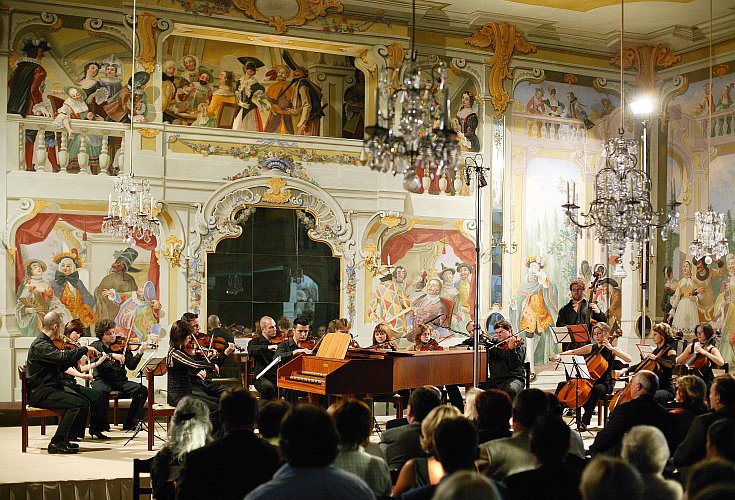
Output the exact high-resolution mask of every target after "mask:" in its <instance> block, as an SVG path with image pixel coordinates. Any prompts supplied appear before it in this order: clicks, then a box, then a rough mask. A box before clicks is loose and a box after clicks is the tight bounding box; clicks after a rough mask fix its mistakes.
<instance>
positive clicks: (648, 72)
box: [610, 43, 681, 89]
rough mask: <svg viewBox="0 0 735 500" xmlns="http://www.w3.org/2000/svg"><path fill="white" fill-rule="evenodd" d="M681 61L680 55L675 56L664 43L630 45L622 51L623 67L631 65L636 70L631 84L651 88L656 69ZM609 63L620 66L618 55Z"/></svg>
mask: <svg viewBox="0 0 735 500" xmlns="http://www.w3.org/2000/svg"><path fill="white" fill-rule="evenodd" d="M679 61H681V56H676V55H674V54H673V53H672V52H671V49H670V48H669V47H667V46H666V45H664V44H662V43H659V44H658V45H656V46H655V47H652V46H651V45H639V46H637V47H636V46H634V45H630V46H628V48H626V49H625V51H624V52H623V69H628V68H630V67H631V66H633V67H634V68H635V69H636V72H637V78H636V80H635V81H634V82H633V85H635V86H637V87H639V88H643V89H652V88H653V87H654V85H655V84H656V80H657V76H656V71H657V70H658V69H659V68H668V67H669V66H671V65H672V64H674V63H678V62H679ZM610 64H612V65H614V66H618V67H619V66H620V56H619V55H617V56H615V57H613V58H612V59H610Z"/></svg>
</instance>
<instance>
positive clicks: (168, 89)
mask: <svg viewBox="0 0 735 500" xmlns="http://www.w3.org/2000/svg"><path fill="white" fill-rule="evenodd" d="M161 72H162V73H163V74H162V75H161V94H162V97H163V101H162V103H161V104H162V107H163V121H164V122H165V123H182V119H181V118H179V117H178V116H176V112H175V111H174V109H173V107H174V105H175V104H176V103H177V102H179V101H180V100H181V96H182V93H183V89H184V88H185V87H186V86H187V85H188V84H189V80H187V79H186V78H183V77H181V76H177V75H176V62H175V61H172V60H168V61H164V62H163V64H161Z"/></svg>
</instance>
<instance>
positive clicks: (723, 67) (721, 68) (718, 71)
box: [712, 64, 730, 78]
mask: <svg viewBox="0 0 735 500" xmlns="http://www.w3.org/2000/svg"><path fill="white" fill-rule="evenodd" d="M729 71H730V66H728V65H727V64H718V65H717V66H715V67H714V68H712V75H713V76H716V77H718V78H722V77H724V76H725V75H726V74H727V73H728V72H729Z"/></svg>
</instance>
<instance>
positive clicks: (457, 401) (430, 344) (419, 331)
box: [408, 324, 464, 412]
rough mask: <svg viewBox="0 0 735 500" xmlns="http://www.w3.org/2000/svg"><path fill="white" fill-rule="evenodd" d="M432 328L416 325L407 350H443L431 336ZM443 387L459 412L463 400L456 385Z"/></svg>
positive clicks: (425, 325) (462, 405) (461, 409)
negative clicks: (410, 345) (411, 343)
mask: <svg viewBox="0 0 735 500" xmlns="http://www.w3.org/2000/svg"><path fill="white" fill-rule="evenodd" d="M433 333H434V330H433V329H432V328H431V327H430V326H429V325H427V324H421V325H418V326H417V327H416V329H415V333H414V334H413V340H414V345H413V346H412V347H410V348H409V349H408V350H409V351H443V350H444V348H443V347H442V346H440V345H439V342H437V340H436V339H435V338H434V336H433ZM444 389H446V391H447V396H448V397H449V402H450V403H452V405H453V406H456V407H457V408H459V411H460V412H463V411H464V400H463V399H462V395H461V394H460V392H459V386H458V385H446V386H444Z"/></svg>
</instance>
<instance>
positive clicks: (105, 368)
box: [92, 319, 148, 430]
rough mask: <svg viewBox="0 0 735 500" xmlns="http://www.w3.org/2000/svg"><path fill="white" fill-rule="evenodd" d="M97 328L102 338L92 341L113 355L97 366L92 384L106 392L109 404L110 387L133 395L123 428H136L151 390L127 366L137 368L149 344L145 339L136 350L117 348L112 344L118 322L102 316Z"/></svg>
mask: <svg viewBox="0 0 735 500" xmlns="http://www.w3.org/2000/svg"><path fill="white" fill-rule="evenodd" d="M94 331H95V334H96V335H97V339H98V340H97V341H96V342H94V343H92V347H94V348H96V349H97V350H98V351H99V352H100V353H105V354H107V357H108V358H110V359H109V360H108V361H107V362H105V363H102V364H101V365H98V366H97V367H96V368H95V369H94V384H92V388H93V389H95V390H97V391H100V392H101V393H102V394H103V396H104V398H105V401H106V403H105V407H107V404H108V403H107V401H108V400H109V396H110V391H119V392H120V397H121V398H131V399H132V401H131V402H130V409H129V410H128V415H127V417H126V418H125V423H124V424H123V429H124V430H134V429H135V428H136V427H137V426H138V422H141V421H142V420H143V416H144V415H145V408H144V407H145V402H146V400H147V399H148V390H147V389H146V388H145V387H144V386H143V385H142V384H139V383H137V382H133V381H132V380H128V375H127V373H126V371H125V369H126V368H127V369H128V370H135V368H136V367H137V366H138V363H140V360H141V358H142V357H143V353H144V352H145V350H146V348H147V345H146V344H145V343H142V344H141V345H140V348H139V349H138V350H137V352H136V353H135V354H133V352H132V351H131V350H130V349H129V348H127V346H126V347H125V348H123V352H116V351H115V350H113V347H112V346H113V345H114V344H115V341H116V339H115V322H114V321H112V320H109V319H101V320H99V321H98V322H97V324H96V325H95V328H94Z"/></svg>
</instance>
